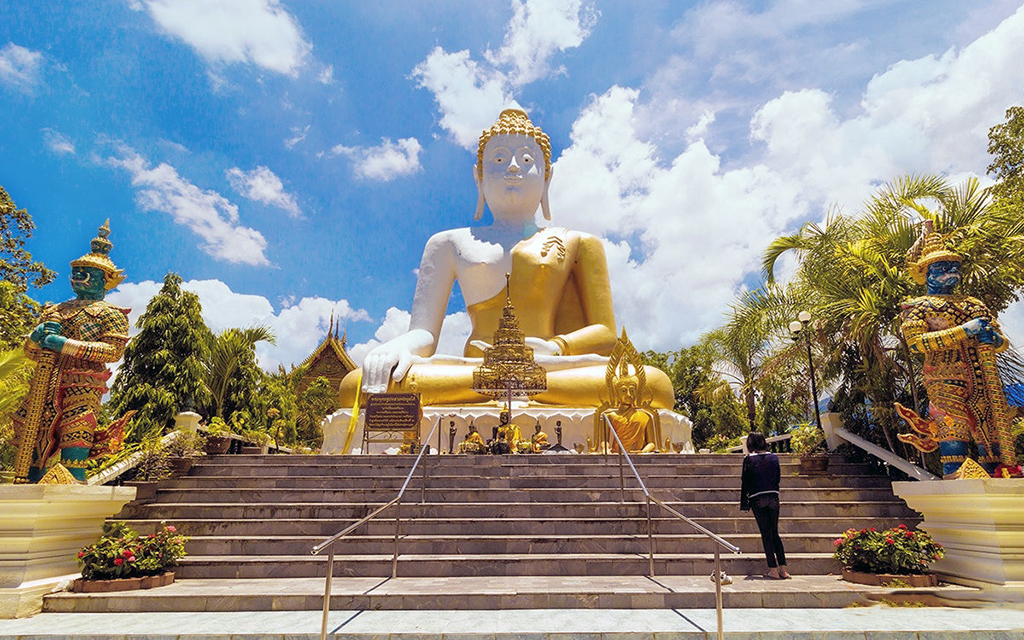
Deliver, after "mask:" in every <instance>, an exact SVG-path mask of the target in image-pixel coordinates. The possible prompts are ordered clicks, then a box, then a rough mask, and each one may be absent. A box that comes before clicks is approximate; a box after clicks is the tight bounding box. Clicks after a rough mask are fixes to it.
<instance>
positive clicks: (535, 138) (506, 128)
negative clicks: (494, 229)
mask: <svg viewBox="0 0 1024 640" xmlns="http://www.w3.org/2000/svg"><path fill="white" fill-rule="evenodd" d="M542 159H543V167H542V166H541V160H542ZM473 174H474V178H475V179H476V184H477V189H478V192H479V198H478V199H477V210H476V219H477V220H479V219H480V217H481V216H482V215H483V210H484V203H485V202H486V203H487V204H488V205H489V206H490V208H491V212H492V213H493V214H494V217H495V220H504V221H520V220H521V221H523V222H529V221H532V219H533V215H534V214H535V213H536V212H537V207H538V205H539V206H540V207H541V209H542V211H543V213H544V218H545V219H547V220H550V219H551V214H550V212H549V210H548V197H547V196H548V185H549V184H550V182H551V175H552V169H551V142H550V140H549V139H548V136H547V134H545V133H544V132H543V131H541V129H540V127H535V126H533V123H532V122H530V118H529V116H527V115H526V112H525V111H523V110H522V109H519V108H513V109H505V110H504V111H502V112H501V115H500V116H499V117H498V121H497V122H495V123H494V124H493V125H492V126H491V127H490V128H489V129H487V130H485V131H484V132H483V133H482V134H481V135H480V144H479V146H478V148H477V162H476V166H475V167H474V171H473Z"/></svg>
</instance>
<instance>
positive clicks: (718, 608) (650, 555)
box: [601, 415, 740, 640]
mask: <svg viewBox="0 0 1024 640" xmlns="http://www.w3.org/2000/svg"><path fill="white" fill-rule="evenodd" d="M601 418H602V420H603V421H604V441H605V443H607V442H608V434H609V432H610V433H611V435H612V436H613V437H614V438H615V442H617V443H618V444H619V483H620V484H619V489H620V491H621V492H622V494H621V495H622V497H623V502H624V501H625V494H626V486H625V480H624V479H623V468H622V459H623V458H625V459H626V462H627V463H629V468H630V470H632V471H633V477H635V478H636V481H637V483H639V484H640V489H641V490H642V491H643V492H644V495H645V496H646V497H647V559H648V569H649V570H650V574H651V577H652V578H653V577H654V530H653V528H652V527H651V502H652V501H653V502H654V503H655V504H657V505H658V506H659V507H661V508H663V509H665V510H666V511H668V512H669V514H671V515H673V516H675V517H676V518H678V519H680V520H682V521H684V522H685V523H686V524H688V525H690V526H691V527H693V528H694V529H696V530H697V531H698V532H699V533H701V534H702V535H704V536H705V537H707V538H710V539H711V540H712V541H713V542H714V543H715V546H714V550H715V574H714V576H713V577H714V580H715V612H716V614H717V620H718V640H722V639H723V637H724V636H723V633H722V559H721V552H720V550H719V547H720V546H721V547H725V548H726V549H728V550H729V551H732V552H733V553H739V552H740V548H739V547H737V546H736V545H734V544H732V543H730V542H727V541H726V540H724V539H723V538H722V537H721V536H719V535H717V534H715V533H713V532H711V531H709V530H708V529H707V528H705V527H703V526H702V525H699V524H697V523H696V522H694V521H693V520H691V519H690V518H687V517H686V516H684V515H683V514H681V513H679V512H678V511H676V510H675V509H673V508H672V507H670V506H668V505H667V504H665V503H664V502H662V501H661V500H659V499H658V498H655V497H654V496H652V495H651V492H650V491H648V490H647V485H646V484H644V481H643V479H642V478H641V477H640V474H639V473H638V472H637V470H636V467H635V466H633V460H632V459H631V458H630V457H629V453H628V452H626V447H625V446H624V445H623V444H622V440H621V439H620V438H619V434H618V433H616V432H615V428H614V427H613V426H612V425H611V422H610V421H609V420H608V416H607V415H603V416H601ZM604 447H605V454H607V444H605V445H604Z"/></svg>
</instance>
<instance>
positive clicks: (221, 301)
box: [107, 280, 370, 371]
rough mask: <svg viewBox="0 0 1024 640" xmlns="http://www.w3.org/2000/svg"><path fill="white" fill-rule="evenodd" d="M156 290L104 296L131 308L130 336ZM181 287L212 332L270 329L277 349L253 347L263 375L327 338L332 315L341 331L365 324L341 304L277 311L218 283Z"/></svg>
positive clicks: (145, 287) (302, 304)
mask: <svg viewBox="0 0 1024 640" xmlns="http://www.w3.org/2000/svg"><path fill="white" fill-rule="evenodd" d="M161 286H163V285H162V283H159V282H153V281H152V280H146V281H144V282H139V283H125V284H121V285H120V286H119V287H118V288H117V289H115V290H114V291H112V292H110V294H108V295H107V300H109V301H110V302H112V303H113V304H116V305H119V306H123V307H130V308H131V309H132V312H131V314H129V321H130V322H131V323H132V333H133V335H134V333H137V330H136V329H135V321H136V320H137V319H138V318H139V316H140V315H142V313H144V312H145V310H146V305H147V304H148V303H149V300H150V299H151V298H152V297H153V296H154V295H156V293H157V292H158V291H159V290H160V287H161ZM182 288H183V289H185V290H186V291H191V292H192V293H195V294H197V295H198V296H199V300H200V302H201V303H202V306H203V320H204V321H205V322H206V324H207V326H208V327H210V329H211V330H212V331H214V332H219V331H223V330H224V329H228V328H231V327H243V328H244V327H251V326H255V325H265V326H267V327H269V328H270V329H271V331H272V332H273V333H274V335H275V337H276V340H277V344H276V345H272V344H269V343H265V342H261V343H259V344H258V345H257V346H256V357H257V360H258V361H259V363H260V366H261V367H263V369H265V370H267V371H275V370H276V369H277V367H278V365H283V366H284V367H285V368H289V367H290V366H291V365H293V364H294V365H298V364H299V363H301V362H302V361H303V360H304V359H305V358H306V356H308V355H309V354H310V353H312V352H313V349H315V348H316V346H317V345H318V344H320V341H321V340H323V339H324V337H325V336H326V335H327V331H328V328H329V325H330V318H331V316H332V315H333V316H334V320H335V322H336V323H337V324H338V325H340V326H342V327H344V326H345V325H346V324H347V323H349V322H367V321H369V319H370V316H369V315H368V314H367V313H366V311H364V310H363V309H353V308H352V306H351V305H350V304H349V302H348V301H347V300H344V299H343V300H328V299H326V298H320V297H313V298H302V299H301V300H299V301H298V302H295V303H294V304H290V305H287V306H282V308H281V309H279V310H277V309H275V308H274V305H273V304H271V302H270V301H269V300H267V299H266V298H264V297H263V296H259V295H252V294H244V293H238V292H235V291H232V290H231V288H230V287H228V285H226V284H225V283H223V282H221V281H220V280H190V281H188V282H184V283H182Z"/></svg>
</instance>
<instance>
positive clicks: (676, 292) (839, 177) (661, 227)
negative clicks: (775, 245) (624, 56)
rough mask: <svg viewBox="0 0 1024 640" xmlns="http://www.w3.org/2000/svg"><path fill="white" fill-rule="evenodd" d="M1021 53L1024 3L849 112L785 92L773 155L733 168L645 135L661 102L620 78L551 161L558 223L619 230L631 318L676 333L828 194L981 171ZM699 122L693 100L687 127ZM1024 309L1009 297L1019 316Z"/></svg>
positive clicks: (645, 337) (901, 69) (737, 284)
mask: <svg viewBox="0 0 1024 640" xmlns="http://www.w3.org/2000/svg"><path fill="white" fill-rule="evenodd" d="M1022 58H1024V8H1022V9H1020V10H1018V12H1017V13H1016V14H1015V15H1014V16H1011V17H1010V18H1008V19H1007V20H1005V21H1004V22H1003V23H1002V24H1000V25H999V26H998V27H997V28H995V29H994V30H993V31H991V32H990V33H988V34H986V35H985V36H982V37H981V38H979V39H978V40H976V41H975V42H973V43H971V44H970V45H968V46H967V47H965V48H964V49H963V50H962V51H959V52H958V51H948V52H946V53H945V54H944V55H942V56H937V57H936V56H929V57H924V58H920V59H917V60H909V61H903V62H900V63H898V64H896V65H893V66H892V67H890V68H889V69H888V70H886V71H884V72H882V73H879V74H878V75H876V76H875V77H874V78H873V79H872V80H871V82H870V83H869V84H868V85H867V86H866V87H865V90H864V93H863V99H862V103H861V109H860V111H859V112H854V113H853V114H851V115H847V116H846V117H844V116H841V115H840V114H839V113H837V112H836V110H835V109H834V108H833V107H832V104H831V98H830V96H829V95H828V94H826V93H825V92H824V91H822V90H820V89H814V88H811V89H805V90H803V91H797V92H787V93H784V94H782V95H780V96H778V97H777V98H775V99H774V100H771V101H769V102H767V103H766V104H764V105H763V106H762V107H761V109H759V110H758V112H757V115H756V116H755V117H754V118H753V119H752V122H751V134H752V139H753V141H754V145H755V146H754V151H753V153H751V154H750V155H754V154H762V157H761V158H760V159H758V158H756V157H753V158H752V157H750V155H748V157H747V158H744V159H741V160H739V161H736V160H734V161H732V162H731V164H730V165H729V167H727V168H726V167H723V166H722V161H721V158H720V156H718V155H716V154H714V153H712V152H711V151H710V150H709V149H708V148H707V147H706V146H705V144H704V142H703V141H702V140H700V139H699V136H694V137H695V138H697V139H696V140H692V141H691V142H690V143H689V144H688V145H686V146H685V148H684V149H683V150H682V151H681V152H680V153H678V154H677V155H675V157H670V158H668V159H667V160H661V159H660V158H661V153H660V152H661V150H660V149H658V148H657V147H656V146H655V145H653V144H652V143H651V142H649V141H648V140H646V139H645V137H644V136H643V132H645V131H650V130H651V128H650V127H649V126H648V124H649V123H647V122H644V120H643V119H644V118H648V117H653V115H652V114H651V113H650V111H649V110H648V109H645V108H643V107H644V106H645V105H643V104H641V103H640V93H639V91H637V90H634V89H626V88H620V87H613V88H611V89H609V90H608V91H607V92H606V93H605V94H603V95H601V96H599V97H597V98H596V99H595V100H594V101H593V102H592V103H591V104H590V105H589V106H588V107H587V108H586V109H584V110H583V112H582V113H581V114H580V116H579V117H578V119H577V121H576V122H575V123H574V125H573V129H572V136H571V139H572V144H571V146H570V147H569V148H567V149H566V150H565V151H564V152H563V153H562V155H561V157H559V158H558V160H557V161H556V163H555V164H556V167H555V179H554V181H553V183H552V188H551V211H552V216H553V218H554V220H553V223H554V224H557V225H566V226H569V227H572V228H577V229H581V230H585V231H589V232H591V233H594V234H596V235H599V236H603V237H605V238H611V239H612V240H611V241H609V242H607V243H606V249H607V253H608V263H609V271H610V273H611V279H612V288H613V291H614V294H615V304H616V314H617V319H618V321H619V323H620V325H623V326H625V327H626V328H627V330H628V331H629V332H630V335H631V336H632V337H633V338H634V339H635V341H636V343H637V344H638V345H641V346H642V347H643V348H657V349H667V348H677V347H678V346H679V345H681V344H688V343H690V342H692V341H693V340H694V339H696V338H697V337H698V336H699V335H700V333H702V332H703V331H705V330H707V329H710V328H712V327H714V326H717V325H718V324H720V322H721V315H720V314H721V313H722V311H723V310H724V309H726V308H727V306H728V303H729V302H730V301H731V300H732V299H733V297H734V296H735V295H736V293H738V292H740V291H741V290H743V289H744V286H745V285H744V282H745V281H746V280H747V279H749V278H755V279H756V277H757V274H758V271H759V266H760V258H761V254H762V252H763V250H764V248H765V247H766V246H767V244H768V243H769V242H770V241H771V240H773V239H774V238H776V237H777V236H779V235H781V234H783V233H788V232H791V231H792V230H793V229H794V228H795V226H796V225H797V224H798V223H800V222H802V221H804V220H807V219H809V218H810V219H820V218H823V217H824V212H825V209H826V207H827V206H828V205H829V204H830V203H833V202H835V203H839V204H840V205H841V206H842V207H843V208H844V209H845V210H846V211H850V212H853V211H855V210H857V208H858V207H859V205H860V203H861V202H863V200H864V199H865V198H866V197H867V196H869V195H870V194H871V193H872V191H873V190H874V189H875V187H876V185H877V184H879V183H880V182H882V181H886V180H890V179H892V178H893V177H895V176H896V175H899V174H901V173H916V172H923V171H936V172H944V173H947V174H949V175H950V176H951V179H954V180H956V179H960V178H962V177H963V176H965V175H969V174H970V173H971V172H972V171H973V172H980V171H983V169H984V167H985V166H986V164H987V159H986V154H985V148H986V133H987V129H988V127H989V126H991V125H992V124H994V123H997V122H1000V121H1002V119H1003V112H1004V110H1005V109H1006V108H1007V107H1008V106H1010V105H1012V104H1015V103H1017V102H1019V99H1020V96H1019V88H1020V87H1021V86H1024V67H1021V65H1020V64H1019V60H1020V59H1022ZM686 124H687V123H686V122H683V123H681V125H682V126H684V127H685V126H686ZM702 126H703V124H702V122H701V119H700V117H699V114H694V115H693V120H692V127H691V131H692V132H693V133H697V132H698V131H699V130H700V129H701V128H702ZM691 135H692V134H691ZM731 151H733V153H735V150H731ZM783 266H784V267H785V268H786V269H790V268H791V265H783ZM697 292H699V295H695V293H697ZM1021 313H1024V312H1021V311H1020V309H1018V308H1017V307H1016V306H1015V307H1013V308H1011V309H1010V310H1008V312H1007V314H1005V318H1006V321H1007V322H1008V323H1009V324H1010V326H1017V325H1015V324H1014V323H1018V324H1024V321H1020V320H1019V318H1020V317H1022V316H1021Z"/></svg>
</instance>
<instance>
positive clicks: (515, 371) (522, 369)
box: [473, 273, 548, 418]
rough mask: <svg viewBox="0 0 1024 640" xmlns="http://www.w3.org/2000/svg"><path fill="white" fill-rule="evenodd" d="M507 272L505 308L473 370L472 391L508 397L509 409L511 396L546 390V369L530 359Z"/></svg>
mask: <svg viewBox="0 0 1024 640" xmlns="http://www.w3.org/2000/svg"><path fill="white" fill-rule="evenodd" d="M508 283H509V274H507V273H506V274H505V309H504V311H503V312H502V314H501V319H500V320H499V321H498V330H497V331H495V332H494V341H493V343H492V346H491V347H489V348H488V349H487V350H486V351H484V362H483V364H481V365H480V366H479V367H477V368H476V369H474V370H473V391H475V392H477V393H479V394H482V395H485V396H490V397H492V398H495V399H497V398H501V397H502V396H504V397H505V398H506V399H507V409H506V410H507V411H509V413H510V418H511V411H512V397H513V396H526V397H529V396H533V395H536V394H538V393H543V392H544V391H547V388H548V382H547V372H545V371H544V368H543V367H541V366H540V365H538V364H537V363H536V362H535V361H534V359H533V349H531V348H530V347H528V346H526V340H525V334H524V333H523V330H522V329H520V328H519V319H518V318H516V311H515V309H514V308H513V307H512V294H511V292H510V290H509V284H508Z"/></svg>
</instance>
